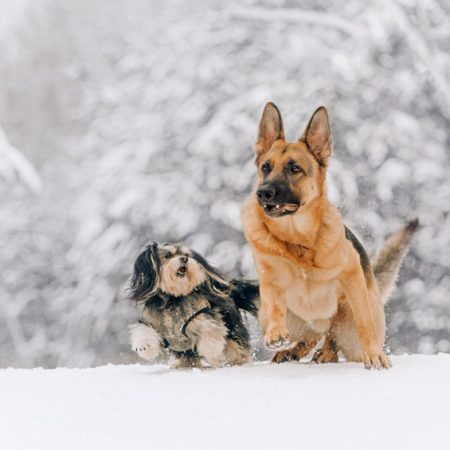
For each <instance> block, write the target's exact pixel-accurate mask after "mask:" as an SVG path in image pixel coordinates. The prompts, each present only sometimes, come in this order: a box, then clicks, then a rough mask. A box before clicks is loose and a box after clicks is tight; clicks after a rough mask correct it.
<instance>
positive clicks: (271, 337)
mask: <svg viewBox="0 0 450 450" xmlns="http://www.w3.org/2000/svg"><path fill="white" fill-rule="evenodd" d="M264 343H265V344H266V347H267V348H269V349H271V350H278V349H281V348H283V347H287V346H288V345H289V344H290V341H289V334H288V331H287V330H286V328H284V327H281V326H276V325H275V326H272V327H269V329H268V330H267V332H266V334H265V336H264Z"/></svg>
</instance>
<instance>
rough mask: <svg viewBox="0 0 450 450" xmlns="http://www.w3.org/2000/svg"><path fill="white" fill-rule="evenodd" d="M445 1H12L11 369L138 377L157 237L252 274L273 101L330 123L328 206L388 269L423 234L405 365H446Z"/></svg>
mask: <svg viewBox="0 0 450 450" xmlns="http://www.w3.org/2000/svg"><path fill="white" fill-rule="evenodd" d="M449 25H450V3H449V2H448V1H447V0H427V1H419V0H396V1H392V2H380V1H376V0H369V1H365V2H360V1H358V0H348V1H346V2H341V1H333V0H319V1H316V0H314V1H313V0H304V1H293V0H276V1H268V0H262V1H259V0H241V1H239V2H233V1H225V0H223V1H218V0H210V1H200V0H190V1H181V0H180V1H176V0H145V1H144V0H97V1H95V2H92V1H87V0H64V1H57V0H1V1H0V40H1V43H2V51H1V52H0V73H1V78H0V201H1V208H0V268H1V271H0V366H9V365H12V366H15V367H32V366H37V365H39V366H45V367H54V366H57V365H60V366H61V365H62V366H91V365H97V364H102V363H106V362H129V361H136V358H135V356H134V355H133V354H132V353H131V352H130V350H129V347H128V333H127V327H128V325H129V324H130V323H131V322H132V321H134V320H135V319H136V318H137V317H138V313H139V312H138V310H137V309H135V308H134V307H133V306H132V305H130V304H129V303H128V301H127V300H126V292H125V289H126V286H127V280H128V277H129V275H130V272H131V269H132V264H133V261H134V258H135V257H136V256H137V254H138V252H139V250H140V249H141V247H142V246H143V245H144V244H145V243H146V242H148V241H149V240H163V241H185V242H186V243H188V244H189V245H190V246H192V247H193V248H195V249H197V250H198V251H200V252H202V253H204V254H205V255H206V256H207V257H208V258H209V259H210V260H211V261H212V262H213V263H215V264H216V265H217V266H219V267H220V268H221V269H222V270H223V271H224V272H225V273H227V274H229V275H244V276H247V277H252V276H254V271H253V263H252V257H251V253H250V250H249V247H248V245H247V244H246V243H245V239H244V236H243V234H242V227H241V224H240V219H239V214H240V205H241V202H242V201H243V199H244V197H245V196H246V195H247V194H248V193H249V192H250V190H251V188H252V185H253V179H254V175H255V168H254V165H253V153H252V144H253V142H254V139H255V136H256V130H257V124H258V120H259V117H260V115H261V112H262V109H263V107H264V104H265V102H266V101H268V100H272V101H274V102H275V103H276V104H277V105H278V106H279V107H280V109H281V111H282V113H283V116H284V121H285V128H286V131H287V137H288V138H290V139H296V138H298V137H299V136H300V134H301V132H302V131H303V128H304V127H305V125H306V122H307V120H308V118H309V116H310V115H311V113H312V112H313V111H314V109H315V108H316V107H317V106H319V105H321V104H324V105H326V106H327V107H328V108H329V110H330V114H331V119H332V124H333V129H334V141H335V154H334V158H333V159H332V163H331V174H330V176H329V180H328V183H329V195H330V196H331V198H332V200H333V202H334V203H335V204H336V205H337V206H339V207H340V209H341V210H342V213H343V215H344V217H345V220H346V223H347V225H349V226H350V227H351V228H353V230H354V231H355V232H356V233H357V234H358V235H359V236H360V237H361V238H362V239H363V241H364V242H365V244H366V247H367V248H368V250H370V251H371V252H372V253H373V252H374V251H376V249H377V248H379V247H380V245H381V244H382V242H383V240H384V239H385V237H386V236H387V234H389V233H390V232H392V231H394V230H395V229H397V228H398V227H399V226H401V225H402V224H403V223H404V222H405V220H407V219H408V218H412V217H415V216H419V217H420V220H421V222H422V229H421V231H420V233H419V235H418V236H417V239H416V241H415V244H414V247H413V249H412V252H411V254H410V256H409V257H408V258H407V259H406V261H405V264H404V267H403V270H402V273H401V277H400V280H399V285H398V289H397V291H396V293H395V295H394V297H393V299H392V300H391V302H390V304H389V307H388V322H389V340H388V342H389V345H390V348H391V350H392V352H393V353H402V352H405V351H408V352H422V353H435V352H449V351H450V328H449V324H450V303H449V292H450V214H449V211H450V182H449V176H450V173H449V169H450V163H449V152H448V148H449V145H450V57H449V52H450V26H449Z"/></svg>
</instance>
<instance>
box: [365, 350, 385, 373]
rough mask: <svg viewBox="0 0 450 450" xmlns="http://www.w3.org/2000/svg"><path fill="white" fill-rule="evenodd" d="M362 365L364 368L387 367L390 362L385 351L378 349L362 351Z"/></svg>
mask: <svg viewBox="0 0 450 450" xmlns="http://www.w3.org/2000/svg"><path fill="white" fill-rule="evenodd" d="M364 367H365V368H366V369H389V368H391V367H392V364H391V361H390V359H389V357H388V356H387V355H386V353H384V352H383V351H382V350H380V351H377V352H365V353H364Z"/></svg>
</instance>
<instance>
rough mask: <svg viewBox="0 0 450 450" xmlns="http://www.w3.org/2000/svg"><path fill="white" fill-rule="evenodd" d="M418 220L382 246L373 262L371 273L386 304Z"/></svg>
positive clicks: (410, 223) (395, 234) (406, 226)
mask: <svg viewBox="0 0 450 450" xmlns="http://www.w3.org/2000/svg"><path fill="white" fill-rule="evenodd" d="M418 228H419V219H414V220H411V221H410V222H408V223H407V224H406V225H405V226H404V227H403V228H402V229H400V230H399V231H397V232H396V233H394V234H393V235H392V236H390V237H389V239H388V240H387V241H386V243H385V244H384V246H383V248H382V249H381V250H380V252H379V253H378V255H377V256H376V258H375V260H374V262H373V272H374V274H375V278H376V280H377V282H378V287H379V289H380V294H381V298H382V300H383V303H386V302H387V300H388V299H389V296H390V294H391V292H392V289H393V288H394V286H395V282H396V281H397V277H398V273H399V270H400V266H401V264H402V261H403V258H404V257H405V256H406V254H407V253H408V250H409V247H410V246H411V241H412V239H413V236H414V234H415V233H416V231H417V230H418Z"/></svg>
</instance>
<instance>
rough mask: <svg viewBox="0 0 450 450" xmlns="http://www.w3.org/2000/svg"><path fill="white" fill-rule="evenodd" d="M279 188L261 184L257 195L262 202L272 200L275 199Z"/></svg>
mask: <svg viewBox="0 0 450 450" xmlns="http://www.w3.org/2000/svg"><path fill="white" fill-rule="evenodd" d="M276 195H277V189H276V187H275V186H261V187H260V188H259V189H258V190H257V191H256V196H257V197H258V199H259V200H260V201H261V202H271V201H273V200H275V197H276Z"/></svg>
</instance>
